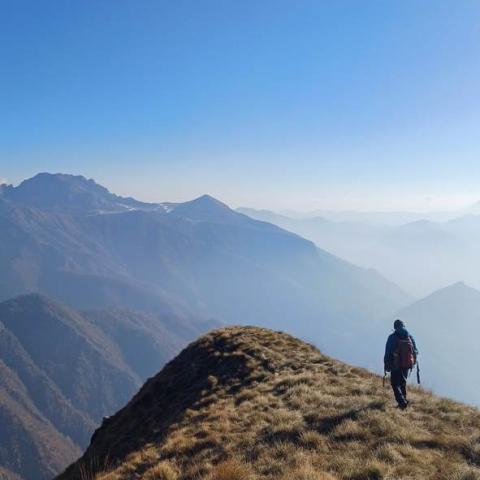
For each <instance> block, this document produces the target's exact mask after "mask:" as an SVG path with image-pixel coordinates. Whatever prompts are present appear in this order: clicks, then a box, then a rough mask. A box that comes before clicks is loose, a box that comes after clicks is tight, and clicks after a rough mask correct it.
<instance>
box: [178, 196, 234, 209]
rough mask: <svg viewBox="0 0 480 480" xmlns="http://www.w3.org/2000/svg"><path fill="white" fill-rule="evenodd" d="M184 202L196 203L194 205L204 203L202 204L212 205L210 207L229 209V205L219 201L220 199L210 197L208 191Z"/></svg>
mask: <svg viewBox="0 0 480 480" xmlns="http://www.w3.org/2000/svg"><path fill="white" fill-rule="evenodd" d="M185 204H191V205H192V204H196V205H204V206H212V207H221V208H227V209H229V210H230V207H229V206H228V205H226V204H225V203H223V202H221V201H220V200H217V199H216V198H215V197H212V196H211V195H209V194H208V193H205V194H204V195H201V196H200V197H197V198H194V199H193V200H190V201H188V202H185Z"/></svg>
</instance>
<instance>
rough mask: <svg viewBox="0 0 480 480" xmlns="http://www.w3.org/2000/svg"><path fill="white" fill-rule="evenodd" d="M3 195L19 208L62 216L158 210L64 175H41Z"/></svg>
mask: <svg viewBox="0 0 480 480" xmlns="http://www.w3.org/2000/svg"><path fill="white" fill-rule="evenodd" d="M3 194H4V196H6V198H9V199H10V200H13V201H15V202H17V203H20V204H24V205H28V206H30V207H34V208H42V209H46V210H54V211H62V212H63V211H67V212H75V213H105V212H121V211H128V210H132V209H136V208H146V207H149V208H153V207H154V206H155V205H153V204H147V203H143V202H139V201H137V200H134V199H133V198H124V197H119V196H118V195H115V194H113V193H111V192H110V191H109V190H108V189H107V188H105V187H103V186H102V185H99V184H98V183H96V182H95V180H93V179H87V178H85V177H84V176H83V175H71V174H65V173H48V172H42V173H38V174H37V175H35V176H34V177H32V178H29V179H27V180H24V181H23V182H22V183H21V184H20V185H18V187H7V188H6V189H4V192H3Z"/></svg>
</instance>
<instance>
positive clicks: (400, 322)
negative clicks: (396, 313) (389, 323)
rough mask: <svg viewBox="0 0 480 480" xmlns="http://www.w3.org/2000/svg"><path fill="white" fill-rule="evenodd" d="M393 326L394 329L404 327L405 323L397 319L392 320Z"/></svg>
mask: <svg viewBox="0 0 480 480" xmlns="http://www.w3.org/2000/svg"><path fill="white" fill-rule="evenodd" d="M393 328H394V330H400V329H401V328H405V324H404V323H403V322H402V321H401V320H399V319H397V320H395V321H394V322H393Z"/></svg>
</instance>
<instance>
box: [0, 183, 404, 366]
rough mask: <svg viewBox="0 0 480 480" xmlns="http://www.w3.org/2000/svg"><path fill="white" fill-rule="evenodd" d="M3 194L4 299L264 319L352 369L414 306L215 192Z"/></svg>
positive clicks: (60, 187)
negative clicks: (394, 319) (173, 196)
mask: <svg viewBox="0 0 480 480" xmlns="http://www.w3.org/2000/svg"><path fill="white" fill-rule="evenodd" d="M2 192H3V193H2V195H1V196H0V268H1V272H2V273H1V275H0V298H2V297H3V298H8V297H12V296H14V295H17V294H20V293H24V292H29V291H38V292H42V293H46V294H48V295H50V296H52V297H55V298H58V299H60V300H62V301H64V302H66V303H67V304H69V305H72V306H74V307H80V308H103V307H105V306H115V307H127V308H133V309H136V310H143V311H150V312H157V313H158V312H160V313H162V314H163V315H164V316H167V317H168V316H169V315H170V316H173V317H175V318H182V319H184V322H185V324H191V323H192V321H191V320H190V319H191V318H193V315H192V314H191V313H189V312H195V317H196V318H200V317H201V318H211V317H215V318H218V319H220V320H221V321H222V322H226V323H245V322H258V321H260V322H262V323H263V324H264V325H265V326H272V327H275V328H285V329H288V330H291V331H293V332H295V333H296V334H298V335H300V336H302V337H304V338H307V339H310V340H311V341H315V342H316V343H317V344H319V345H320V346H322V347H324V348H325V349H326V350H327V351H331V352H332V353H335V354H338V355H344V356H345V358H347V359H349V360H352V361H353V360H354V361H358V360H359V359H361V358H362V355H357V353H358V352H357V350H358V349H356V348H352V345H353V344H354V345H357V344H358V342H357V341H356V337H357V332H358V331H360V330H361V331H362V332H365V330H364V328H365V325H368V324H369V322H370V320H371V319H372V318H383V317H384V316H385V315H387V314H389V313H390V312H392V311H395V310H398V308H400V307H401V306H403V305H406V304H407V303H409V301H410V298H409V297H408V296H407V295H405V294H404V293H403V292H402V291H401V290H400V289H399V288H398V287H396V286H395V285H394V284H391V283H390V282H388V281H386V280H385V279H383V278H382V277H381V276H380V275H379V274H377V273H376V272H374V271H371V270H367V269H362V268H358V267H356V266H354V265H352V264H349V263H347V262H344V261H342V260H340V259H339V258H337V257H334V256H332V255H330V254H328V253H327V252H325V251H322V250H319V249H318V248H316V247H315V245H314V244H313V243H311V242H309V241H306V240H304V239H302V238H300V237H298V236H297V235H294V234H291V233H289V232H286V231H285V230H282V229H280V228H278V227H276V226H273V225H271V224H268V223H265V222H260V221H256V220H252V219H251V218H249V217H247V216H245V215H242V214H239V213H237V212H235V211H233V210H231V209H229V208H228V207H227V206H226V205H224V204H222V203H221V202H219V201H217V200H215V199H213V198H212V197H209V196H207V195H206V196H203V197H200V198H198V199H196V200H193V201H191V202H186V203H183V204H167V203H165V204H144V203H141V202H136V201H134V200H132V199H121V198H119V197H117V196H115V195H113V194H111V193H109V192H108V191H107V190H106V189H104V188H103V187H100V186H98V185H97V184H95V183H94V182H93V181H90V180H86V179H84V178H83V177H72V176H69V175H48V174H41V175H38V176H37V177H34V178H33V179H30V180H28V181H26V182H24V183H23V184H21V185H20V186H18V187H16V188H13V187H3V188H2ZM2 198H3V200H2ZM125 205H126V207H124V206H125ZM194 323H195V324H197V325H198V321H195V322H194ZM327 325H328V326H329V327H328V328H325V327H326V326H327ZM363 334H364V333H363Z"/></svg>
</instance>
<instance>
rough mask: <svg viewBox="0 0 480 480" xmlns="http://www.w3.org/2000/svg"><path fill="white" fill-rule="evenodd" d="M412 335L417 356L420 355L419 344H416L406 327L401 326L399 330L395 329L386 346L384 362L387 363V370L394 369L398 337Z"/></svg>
mask: <svg viewBox="0 0 480 480" xmlns="http://www.w3.org/2000/svg"><path fill="white" fill-rule="evenodd" d="M408 337H410V340H411V341H412V343H413V350H414V352H415V357H416V356H417V355H418V349H417V345H416V344H415V340H414V338H413V337H412V336H411V335H410V334H409V333H408V331H407V329H406V328H399V329H398V330H395V331H394V332H393V333H392V334H391V335H390V336H389V337H388V340H387V345H386V346H385V357H384V358H383V363H384V365H385V370H386V371H387V372H391V371H392V370H394V368H395V366H394V362H393V353H394V352H395V349H396V348H397V339H398V338H403V339H405V338H408Z"/></svg>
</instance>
